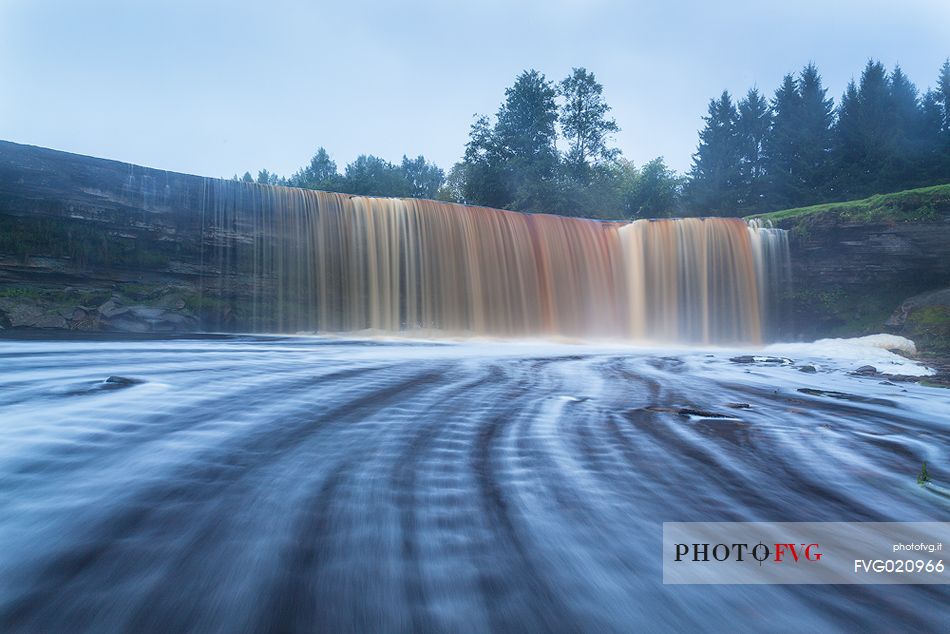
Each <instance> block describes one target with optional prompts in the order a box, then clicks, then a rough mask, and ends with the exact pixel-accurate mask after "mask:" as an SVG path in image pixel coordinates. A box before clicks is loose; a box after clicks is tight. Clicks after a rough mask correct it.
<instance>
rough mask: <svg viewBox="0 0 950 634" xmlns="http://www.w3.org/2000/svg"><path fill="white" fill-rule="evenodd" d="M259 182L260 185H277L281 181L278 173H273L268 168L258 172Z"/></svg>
mask: <svg viewBox="0 0 950 634" xmlns="http://www.w3.org/2000/svg"><path fill="white" fill-rule="evenodd" d="M257 182H258V184H260V185H276V184H277V183H279V182H280V178H279V177H278V176H277V174H271V173H270V172H268V171H267V170H266V169H262V170H260V171H259V172H258V173H257Z"/></svg>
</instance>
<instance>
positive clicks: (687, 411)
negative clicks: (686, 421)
mask: <svg viewBox="0 0 950 634" xmlns="http://www.w3.org/2000/svg"><path fill="white" fill-rule="evenodd" d="M677 413H678V414H679V415H680V416H692V417H695V418H711V419H718V420H738V419H737V418H736V417H735V416H729V415H728V414H719V413H717V412H707V411H705V410H701V409H692V408H690V407H684V408H682V409H680V410H679V411H678V412H677Z"/></svg>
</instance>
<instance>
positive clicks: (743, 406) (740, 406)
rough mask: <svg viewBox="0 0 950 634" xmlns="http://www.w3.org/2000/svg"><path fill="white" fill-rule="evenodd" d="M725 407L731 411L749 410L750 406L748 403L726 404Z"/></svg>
mask: <svg viewBox="0 0 950 634" xmlns="http://www.w3.org/2000/svg"><path fill="white" fill-rule="evenodd" d="M726 407H731V408H732V409H749V408H751V407H752V406H751V405H749V404H748V403H726Z"/></svg>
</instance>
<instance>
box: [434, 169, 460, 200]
mask: <svg viewBox="0 0 950 634" xmlns="http://www.w3.org/2000/svg"><path fill="white" fill-rule="evenodd" d="M465 176H466V166H465V163H463V162H461V161H459V162H458V163H456V164H455V165H453V166H452V169H450V170H449V173H448V175H446V177H445V181H444V182H443V184H442V186H441V187H440V188H439V191H438V192H436V196H435V197H436V200H441V201H444V202H447V203H464V202H467V199H466V197H465Z"/></svg>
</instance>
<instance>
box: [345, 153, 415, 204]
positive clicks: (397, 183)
mask: <svg viewBox="0 0 950 634" xmlns="http://www.w3.org/2000/svg"><path fill="white" fill-rule="evenodd" d="M341 191H343V192H346V193H347V194H357V195H360V196H397V197H408V196H409V194H410V188H409V183H408V182H407V181H406V178H405V175H404V173H403V171H402V170H401V169H400V168H399V167H397V166H396V165H393V164H392V163H390V162H389V161H385V160H383V159H381V158H379V157H378V156H373V155H372V154H369V155H367V154H362V155H360V156H358V157H357V158H356V160H355V161H353V162H352V163H350V164H349V165H347V166H346V170H345V171H344V173H343V186H342V187H341Z"/></svg>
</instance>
